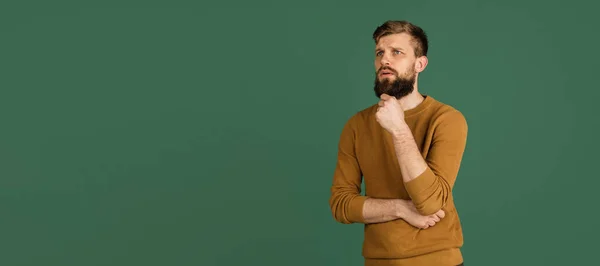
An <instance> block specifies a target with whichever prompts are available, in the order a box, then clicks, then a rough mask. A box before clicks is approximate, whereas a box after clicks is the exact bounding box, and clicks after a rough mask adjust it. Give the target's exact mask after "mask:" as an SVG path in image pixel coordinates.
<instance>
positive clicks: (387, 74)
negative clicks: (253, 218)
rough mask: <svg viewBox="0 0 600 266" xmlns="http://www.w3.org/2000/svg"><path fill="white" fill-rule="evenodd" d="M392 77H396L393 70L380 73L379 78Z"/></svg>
mask: <svg viewBox="0 0 600 266" xmlns="http://www.w3.org/2000/svg"><path fill="white" fill-rule="evenodd" d="M391 75H394V71H392V70H387V69H384V70H381V71H379V76H382V77H383V76H391Z"/></svg>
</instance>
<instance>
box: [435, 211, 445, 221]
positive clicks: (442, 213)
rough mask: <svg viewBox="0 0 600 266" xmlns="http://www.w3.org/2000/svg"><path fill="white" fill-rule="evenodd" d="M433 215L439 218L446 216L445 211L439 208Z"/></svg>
mask: <svg viewBox="0 0 600 266" xmlns="http://www.w3.org/2000/svg"><path fill="white" fill-rule="evenodd" d="M435 215H437V216H438V217H440V218H442V219H443V218H444V217H446V213H445V212H444V210H439V211H438V212H436V213H435Z"/></svg>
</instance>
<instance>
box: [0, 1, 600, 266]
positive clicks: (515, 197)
mask: <svg viewBox="0 0 600 266" xmlns="http://www.w3.org/2000/svg"><path fill="white" fill-rule="evenodd" d="M357 2H358V1H357ZM565 2H567V3H559V2H557V1H539V2H526V1H501V2H500V1H498V2H497V3H482V2H481V1H462V2H457V1H388V2H377V3H375V2H373V3H371V4H366V2H365V3H364V4H352V3H350V2H347V1H346V2H339V3H326V2H321V3H316V2H315V3H305V2H295V3H280V2H273V3H268V2H261V3H259V2H251V1H248V2H240V3H230V2H228V3H224V2H221V3H218V4H217V3H216V2H215V3H206V2H203V3H200V2H198V3H196V4H188V5H184V4H181V3H171V4H159V3H154V2H153V3H149V2H148V3H145V4H125V3H120V4H102V5H101V4H97V5H91V4H90V5H89V6H84V5H82V4H79V3H75V2H74V3H71V4H65V5H60V6H59V5H57V4H49V3H45V4H43V5H38V6H35V5H28V6H27V7H25V6H16V5H14V4H9V3H7V2H5V3H3V4H1V5H0V10H1V11H0V31H1V33H2V35H1V36H0V40H1V41H0V48H1V49H0V67H1V68H0V70H1V73H2V78H1V79H0V122H1V124H0V125H1V127H0V165H1V167H0V265H7V266H9V265H10V266H13V265H14V266H17V265H36V266H37V265H39V266H41V265H44V266H50V265H90V266H91V265H112V266H117V265H145V266H149V265H182V266H183V265H290V266H293V265H348V266H349V265H362V263H363V260H362V257H361V244H362V239H363V236H362V225H360V224H353V225H342V224H339V223H336V222H335V221H334V220H333V218H332V216H331V213H330V210H329V206H328V199H329V188H330V185H331V181H332V174H333V170H334V167H335V163H336V155H337V141H338V137H339V133H340V132H341V128H342V126H343V124H344V123H345V122H346V120H347V119H348V118H349V117H350V116H351V115H352V114H354V113H355V112H357V111H359V110H360V109H362V108H365V107H367V106H369V105H371V104H374V103H376V101H377V99H376V98H375V97H374V94H373V89H372V83H373V78H374V75H373V72H374V67H373V49H374V48H373V47H374V46H373V42H372V40H371V34H372V32H373V30H374V29H375V27H377V26H378V25H379V24H381V23H383V22H384V21H385V20H388V19H407V20H410V21H412V22H414V23H416V24H417V25H420V26H422V27H423V28H424V29H425V30H426V31H427V33H428V34H429V36H430V53H429V66H428V68H427V69H426V70H425V72H424V73H423V74H422V75H421V79H420V81H419V86H420V90H421V92H423V93H425V94H429V95H432V96H433V97H435V98H436V99H438V100H441V101H443V102H446V103H448V104H451V105H452V106H454V107H456V108H457V109H459V110H461V111H462V112H463V113H464V114H465V116H466V118H467V120H468V123H469V128H470V132H469V140H468V144H467V150H466V154H465V157H464V160H463V165H462V168H461V172H460V175H459V177H458V181H457V183H456V187H455V190H454V195H455V199H456V205H457V207H458V211H459V214H460V217H461V220H462V224H463V228H464V237H465V246H464V248H463V253H464V256H465V264H466V265H486V266H493V265H590V264H589V263H587V262H589V261H595V260H596V253H595V251H596V250H595V243H596V240H597V239H598V237H600V230H598V221H597V218H598V215H597V214H596V213H595V212H596V208H595V207H596V203H597V202H598V201H597V199H596V197H595V195H596V192H597V188H598V186H599V185H600V181H599V180H598V175H597V174H596V173H597V171H596V169H595V166H596V165H597V162H596V159H597V158H598V156H597V155H596V151H597V149H598V148H600V147H599V141H598V139H597V129H598V126H599V119H598V118H597V114H598V112H597V108H596V106H597V104H596V100H597V98H598V96H600V92H599V91H598V86H597V83H596V78H597V74H596V72H597V70H598V69H599V68H600V64H599V52H598V47H600V41H599V40H600V39H599V37H598V35H597V27H598V26H599V25H600V22H599V21H598V19H596V18H594V17H595V16H596V15H597V12H596V10H598V4H592V3H591V1H565ZM590 263H591V262H590Z"/></svg>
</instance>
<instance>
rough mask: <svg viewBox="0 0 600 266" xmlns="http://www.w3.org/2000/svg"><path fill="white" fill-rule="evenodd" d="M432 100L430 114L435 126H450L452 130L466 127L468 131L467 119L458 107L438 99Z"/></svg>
mask: <svg viewBox="0 0 600 266" xmlns="http://www.w3.org/2000/svg"><path fill="white" fill-rule="evenodd" d="M431 100H432V103H431V106H430V108H429V109H430V110H429V112H430V115H431V119H432V120H433V121H432V122H433V123H432V124H433V125H437V126H439V125H448V126H451V127H452V128H457V127H458V128H462V127H464V128H465V129H466V127H467V119H466V117H465V115H464V114H463V112H461V111H460V110H459V109H458V108H457V107H455V106H453V105H451V104H448V103H445V102H443V101H440V100H438V99H433V98H432V99H431Z"/></svg>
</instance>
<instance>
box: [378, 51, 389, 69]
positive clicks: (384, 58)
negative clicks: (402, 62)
mask: <svg viewBox="0 0 600 266" xmlns="http://www.w3.org/2000/svg"><path fill="white" fill-rule="evenodd" d="M380 63H381V65H382V66H389V65H390V59H389V58H388V56H387V55H386V54H384V55H382V56H381V61H380Z"/></svg>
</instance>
